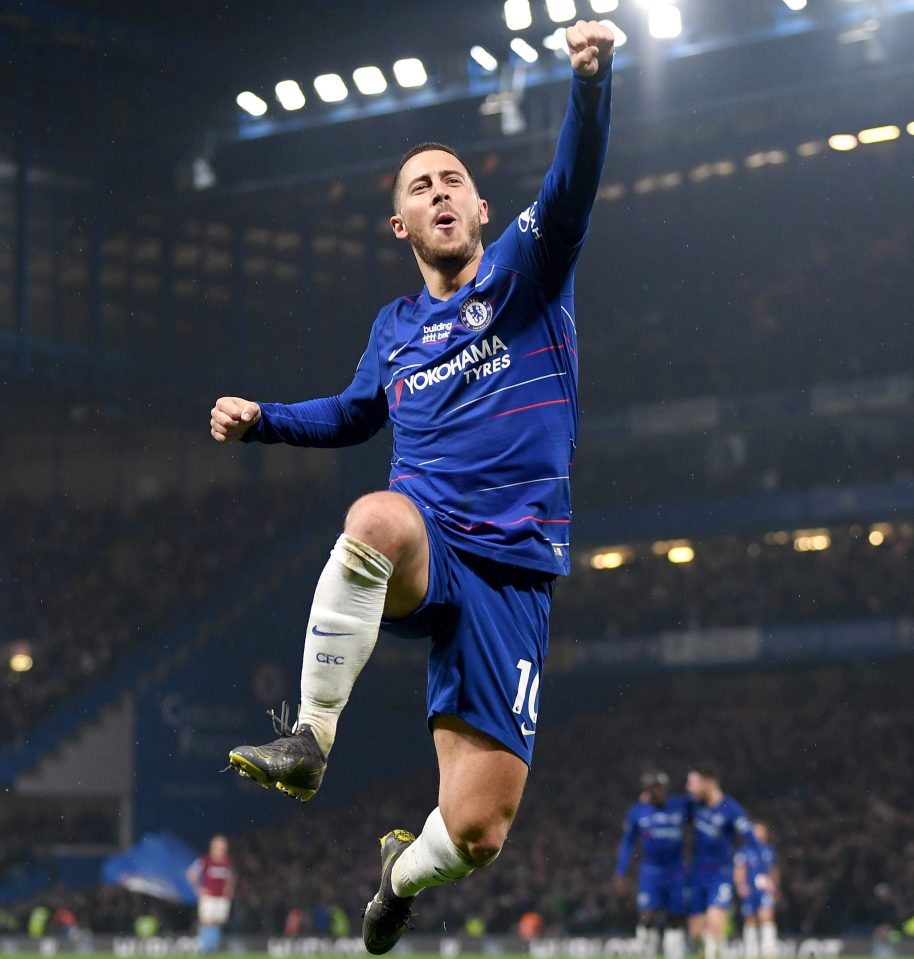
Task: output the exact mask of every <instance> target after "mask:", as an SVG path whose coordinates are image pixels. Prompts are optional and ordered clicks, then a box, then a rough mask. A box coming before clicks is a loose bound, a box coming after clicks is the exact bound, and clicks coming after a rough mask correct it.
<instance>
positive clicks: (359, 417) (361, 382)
mask: <svg viewBox="0 0 914 959" xmlns="http://www.w3.org/2000/svg"><path fill="white" fill-rule="evenodd" d="M387 415H388V408H387V398H386V396H385V394H384V388H383V386H382V385H381V377H380V369H379V365H378V350H377V341H376V334H375V328H374V327H372V330H371V336H370V338H369V341H368V348H367V349H366V350H365V352H364V353H363V354H362V358H361V360H360V361H359V365H358V368H357V369H356V372H355V376H354V377H353V380H352V382H351V383H350V384H349V386H348V387H347V388H346V389H345V390H344V391H343V392H342V393H339V394H337V395H336V396H327V397H321V398H319V399H313V400H305V401H304V402H301V403H255V402H254V401H253V400H247V399H243V398H242V397H240V396H222V397H220V398H219V399H218V400H216V405H215V406H214V407H213V409H212V410H211V412H210V435H211V436H212V437H213V439H214V440H216V442H217V443H230V442H234V441H235V440H243V441H244V442H250V441H251V440H256V441H258V442H261V443H288V444H290V445H292V446H315V447H331V448H332V447H340V446H352V445H354V444H356V443H363V442H364V441H365V440H367V439H369V438H370V437H371V436H373V435H374V434H375V433H377V431H378V430H379V429H381V427H382V426H383V425H384V424H385V423H386V422H387Z"/></svg>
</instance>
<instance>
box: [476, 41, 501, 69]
mask: <svg viewBox="0 0 914 959" xmlns="http://www.w3.org/2000/svg"><path fill="white" fill-rule="evenodd" d="M470 56H471V57H472V58H473V59H474V60H475V61H476V62H477V63H478V64H479V65H480V66H481V67H482V68H483V70H487V71H488V72H489V73H491V72H492V71H493V70H494V69H495V68H496V67H497V66H498V61H497V60H496V59H495V57H493V56H492V54H491V53H489V51H488V50H486V48H485V47H480V46H479V45H478V44H477V45H476V46H475V47H470Z"/></svg>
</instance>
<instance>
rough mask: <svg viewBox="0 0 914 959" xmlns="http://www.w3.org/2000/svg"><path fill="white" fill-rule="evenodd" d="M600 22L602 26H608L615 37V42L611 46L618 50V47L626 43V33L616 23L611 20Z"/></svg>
mask: <svg viewBox="0 0 914 959" xmlns="http://www.w3.org/2000/svg"><path fill="white" fill-rule="evenodd" d="M600 23H602V24H603V26H604V27H609V29H610V30H612V32H613V36H614V37H615V38H616V42H615V44H613V46H614V47H615V48H616V49H617V50H618V49H619V47H624V46H625V44H626V43H628V34H627V33H626V32H625V31H624V30H623V29H622V27H620V26H619V25H618V24H616V23H613V21H612V20H601V21H600Z"/></svg>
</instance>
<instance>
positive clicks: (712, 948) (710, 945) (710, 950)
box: [704, 932, 720, 959]
mask: <svg viewBox="0 0 914 959" xmlns="http://www.w3.org/2000/svg"><path fill="white" fill-rule="evenodd" d="M704 939H705V959H720V942H719V941H718V939H717V937H716V936H712V935H711V933H710V932H706V933H705V936H704Z"/></svg>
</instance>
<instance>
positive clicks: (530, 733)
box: [520, 723, 536, 736]
mask: <svg viewBox="0 0 914 959" xmlns="http://www.w3.org/2000/svg"><path fill="white" fill-rule="evenodd" d="M520 731H521V732H522V733H523V734H524V735H525V736H535V735H536V730H535V729H527V724H526V723H521V724H520Z"/></svg>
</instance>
